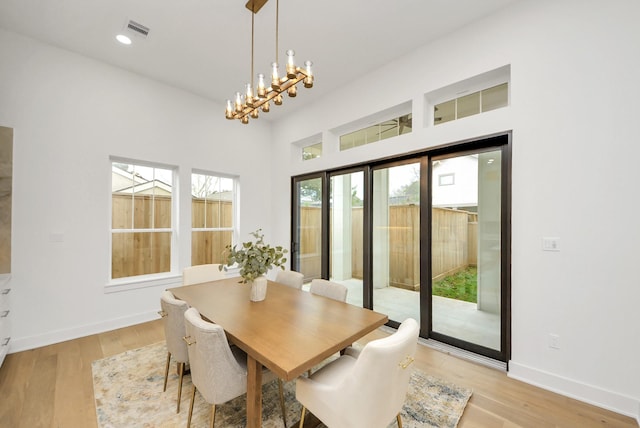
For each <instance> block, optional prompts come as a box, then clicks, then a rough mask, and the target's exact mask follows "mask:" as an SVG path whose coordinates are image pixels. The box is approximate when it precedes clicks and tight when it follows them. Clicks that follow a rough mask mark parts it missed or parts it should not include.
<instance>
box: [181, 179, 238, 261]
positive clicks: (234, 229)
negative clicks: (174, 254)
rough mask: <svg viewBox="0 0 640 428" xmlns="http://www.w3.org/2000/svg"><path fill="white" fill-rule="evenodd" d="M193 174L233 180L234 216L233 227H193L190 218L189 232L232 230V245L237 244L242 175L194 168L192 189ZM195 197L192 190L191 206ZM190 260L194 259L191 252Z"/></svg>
mask: <svg viewBox="0 0 640 428" xmlns="http://www.w3.org/2000/svg"><path fill="white" fill-rule="evenodd" d="M193 174H200V175H208V176H212V177H220V178H228V179H230V180H233V187H232V188H233V190H232V192H233V200H232V206H233V210H232V214H231V216H232V218H233V226H232V227H193V226H192V223H191V220H189V232H190V234H191V233H193V232H225V231H231V245H235V244H236V243H237V242H238V237H239V236H240V177H239V176H237V175H230V174H222V173H219V172H212V171H207V170H203V169H195V168H194V169H192V170H191V174H190V175H189V189H191V180H193ZM192 199H193V195H192V194H191V191H190V192H189V206H190V207H191V201H192ZM189 260H192V258H191V254H189Z"/></svg>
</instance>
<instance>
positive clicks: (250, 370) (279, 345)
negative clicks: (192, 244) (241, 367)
mask: <svg viewBox="0 0 640 428" xmlns="http://www.w3.org/2000/svg"><path fill="white" fill-rule="evenodd" d="M241 281H242V278H239V277H231V278H225V279H221V280H217V281H211V282H205V283H201V284H194V285H187V286H181V287H176V288H171V289H169V290H170V291H171V292H172V293H173V294H174V295H175V296H176V298H178V299H181V300H184V301H186V302H187V304H188V305H189V306H191V307H194V308H196V309H197V310H198V312H200V315H201V316H202V317H203V318H204V319H206V320H208V321H210V322H213V323H216V324H218V325H220V326H221V327H222V328H223V329H224V331H225V333H226V335H227V337H228V339H229V341H230V342H231V343H233V344H234V345H236V346H238V347H239V348H240V349H242V350H243V351H244V352H246V354H247V409H246V413H247V425H246V426H247V428H258V427H260V426H261V423H262V367H263V366H264V367H267V368H268V369H269V370H271V371H272V372H273V373H275V374H276V375H277V376H278V377H279V378H280V379H282V380H283V381H290V380H293V379H295V378H296V377H298V376H300V375H302V374H303V373H305V372H307V371H308V370H310V369H311V368H313V367H314V366H315V365H317V364H318V363H321V362H322V361H324V360H325V359H326V358H328V357H330V356H332V355H334V354H335V353H337V352H340V351H341V350H343V349H345V348H346V347H348V346H349V345H351V344H353V343H354V342H356V341H357V340H358V339H360V338H362V337H363V336H365V335H367V334H368V333H370V332H372V331H373V330H375V329H377V328H378V327H380V326H382V325H384V324H385V323H386V322H387V321H388V318H387V316H386V315H384V314H381V313H378V312H375V311H373V310H370V309H366V308H362V307H359V306H354V305H351V304H349V303H346V302H341V301H336V300H333V299H330V298H327V297H323V296H320V295H315V294H312V293H310V292H308V291H306V290H298V289H295V288H291V287H288V286H286V285H283V284H279V283H277V282H274V281H268V283H267V295H266V298H265V299H264V300H262V301H259V302H254V301H251V300H250V298H249V294H250V284H244V283H241Z"/></svg>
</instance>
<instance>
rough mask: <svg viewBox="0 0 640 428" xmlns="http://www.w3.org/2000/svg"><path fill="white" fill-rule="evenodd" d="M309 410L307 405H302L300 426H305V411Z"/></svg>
mask: <svg viewBox="0 0 640 428" xmlns="http://www.w3.org/2000/svg"><path fill="white" fill-rule="evenodd" d="M306 410H307V408H306V407H304V406H302V414H301V415H300V428H302V427H303V426H304V412H305V411H306Z"/></svg>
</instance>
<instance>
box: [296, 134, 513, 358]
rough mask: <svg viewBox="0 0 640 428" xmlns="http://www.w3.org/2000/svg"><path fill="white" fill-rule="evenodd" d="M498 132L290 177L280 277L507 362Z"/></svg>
mask: <svg viewBox="0 0 640 428" xmlns="http://www.w3.org/2000/svg"><path fill="white" fill-rule="evenodd" d="M509 141H510V134H503V135H499V136H495V137H489V138H486V139H481V140H478V141H472V142H465V143H464V144H460V145H458V146H455V145H452V146H449V147H440V148H438V149H434V150H430V151H425V152H424V153H418V154H413V155H410V156H409V155H408V156H403V157H400V158H398V159H393V160H388V159H386V160H384V161H375V162H369V163H366V164H362V165H355V166H350V167H349V168H343V169H338V170H333V171H324V172H321V173H317V174H314V175H307V176H304V177H295V178H294V179H293V192H294V197H293V198H294V199H293V207H294V208H293V216H292V217H293V225H292V236H293V241H294V242H292V260H293V264H292V268H293V269H295V270H299V271H301V272H303V273H304V275H305V280H306V281H307V282H308V281H310V280H311V279H313V278H326V279H331V280H332V281H336V282H340V283H342V284H345V285H347V287H348V289H349V292H348V294H347V302H348V303H350V304H353V305H357V306H362V307H365V308H370V309H373V310H375V311H377V312H382V313H384V314H386V315H387V316H388V317H389V325H390V326H392V327H397V326H398V325H399V324H400V323H401V322H402V321H404V320H405V319H406V318H408V317H411V318H414V319H416V320H418V321H419V322H420V326H421V333H420V334H421V336H422V337H424V338H427V339H433V340H436V341H439V342H443V343H447V344H450V345H453V346H455V347H459V348H462V349H465V350H468V351H471V352H475V353H478V354H481V355H484V356H488V357H490V358H494V359H497V360H501V361H507V360H508V357H509V347H510V339H509V335H510V330H509V322H510V309H509V308H510V305H509V290H510V286H509V281H510V272H509V266H510V254H509V252H510V239H509V236H510V233H509V232H510V228H509V218H510V214H509V213H510V211H509V206H510V202H509V193H510V180H509V177H510V164H509V159H510V155H509V150H510V145H509Z"/></svg>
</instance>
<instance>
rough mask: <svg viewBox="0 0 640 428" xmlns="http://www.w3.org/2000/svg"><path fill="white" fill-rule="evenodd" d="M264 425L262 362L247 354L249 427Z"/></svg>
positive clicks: (255, 427) (256, 427)
mask: <svg viewBox="0 0 640 428" xmlns="http://www.w3.org/2000/svg"><path fill="white" fill-rule="evenodd" d="M261 425H262V364H261V363H260V362H258V361H256V360H255V359H254V358H253V357H252V356H251V355H247V428H260V426H261Z"/></svg>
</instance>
